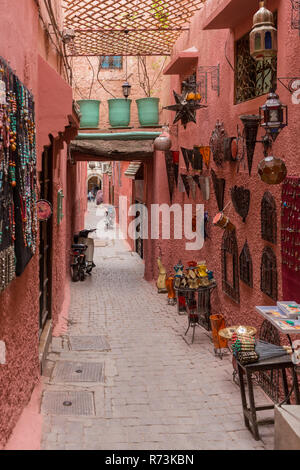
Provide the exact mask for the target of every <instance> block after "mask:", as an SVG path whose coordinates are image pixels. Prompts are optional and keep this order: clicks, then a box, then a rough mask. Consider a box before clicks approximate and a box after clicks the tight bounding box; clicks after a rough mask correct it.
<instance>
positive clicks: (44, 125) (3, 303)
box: [0, 0, 86, 448]
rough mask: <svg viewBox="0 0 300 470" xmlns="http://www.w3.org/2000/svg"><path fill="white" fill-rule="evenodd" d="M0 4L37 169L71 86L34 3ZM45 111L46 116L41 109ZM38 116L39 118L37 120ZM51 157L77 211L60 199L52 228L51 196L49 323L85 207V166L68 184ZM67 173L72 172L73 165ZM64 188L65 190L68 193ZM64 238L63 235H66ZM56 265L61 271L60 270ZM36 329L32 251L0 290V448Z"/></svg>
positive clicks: (32, 362)
mask: <svg viewBox="0 0 300 470" xmlns="http://www.w3.org/2000/svg"><path fill="white" fill-rule="evenodd" d="M0 3H1V5H0V7H1V28H0V55H1V56H2V57H3V58H4V59H5V60H6V61H8V62H9V63H10V66H11V68H12V69H13V70H15V71H16V74H17V75H18V77H19V78H20V80H21V81H23V83H24V84H25V85H26V86H27V87H28V88H29V89H30V90H32V92H33V94H34V97H35V104H36V130H37V149H38V153H37V169H38V170H40V169H41V167H42V160H41V159H42V151H43V146H44V145H50V140H49V136H48V134H49V133H51V134H52V136H53V138H54V139H56V141H57V138H58V137H59V135H58V132H61V133H64V132H65V131H66V129H65V126H69V119H68V115H72V89H71V88H70V87H68V85H66V83H65V81H64V80H63V79H62V78H61V76H60V73H59V72H60V67H59V61H58V60H57V56H56V51H55V48H54V46H53V45H52V44H51V42H49V43H48V45H47V48H45V42H44V31H43V25H42V24H41V23H40V21H39V15H38V9H37V4H36V2H35V1H34V0H22V1H20V0H1V2H0ZM40 3H41V2H40ZM59 4H60V2H55V8H59ZM42 13H43V15H44V19H45V21H46V23H47V22H48V23H49V19H47V17H46V16H45V12H44V10H43V12H42ZM47 61H49V63H48V62H47ZM45 64H46V66H49V64H50V69H49V70H51V73H53V74H54V75H53V76H55V80H54V81H52V83H50V86H49V87H48V89H47V90H46V92H45V93H44V92H42V90H43V85H44V83H41V81H40V73H41V67H43V66H44V65H45ZM53 67H54V68H53ZM57 86H59V87H60V89H61V88H64V87H65V88H64V89H65V90H67V92H66V93H67V96H66V97H65V101H64V105H65V104H66V102H67V105H68V106H67V108H68V109H67V110H66V107H64V106H62V107H61V112H60V113H58V114H57V115H56V116H53V115H52V113H53V107H52V102H53V99H52V96H53V95H54V96H55V90H56V87H57ZM68 90H69V93H68ZM45 95H46V98H45ZM47 97H48V98H47ZM57 98H58V96H57ZM45 99H46V101H47V99H49V100H51V103H50V102H49V103H48V106H47V104H46V103H45ZM56 103H57V105H58V106H60V105H61V104H62V103H61V101H60V100H59V99H58V100H57V101H56ZM45 109H46V118H45V113H44V112H43V110H45ZM41 116H43V122H42V120H41ZM53 119H54V120H55V121H56V126H57V127H55V126H53ZM47 130H48V133H47ZM45 132H46V133H45ZM45 136H46V137H45ZM56 159H57V161H56V163H55V164H56V167H55V168H54V177H53V180H54V185H53V194H55V193H56V190H57V189H58V188H59V187H61V188H62V189H63V190H64V193H65V196H66V198H67V197H68V198H69V197H71V198H72V201H73V205H74V204H75V205H76V210H77V213H76V215H75V216H74V215H73V214H72V213H71V209H72V206H71V207H70V206H68V207H66V204H67V203H66V198H65V201H64V207H65V208H66V209H65V212H66V213H65V218H64V220H63V222H62V224H61V226H60V227H56V226H55V221H56V205H55V204H56V199H55V197H54V213H53V221H54V224H53V225H54V227H55V229H54V232H53V239H54V247H55V250H54V256H53V294H54V295H53V298H54V302H53V313H54V322H55V321H56V319H57V317H58V314H59V311H60V309H61V305H62V301H63V290H64V284H65V282H66V279H67V271H68V266H67V258H66V246H68V245H69V241H70V231H69V226H70V219H72V218H74V226H75V227H76V228H78V227H80V226H82V224H83V214H84V211H85V209H86V201H85V196H86V194H85V192H86V191H85V183H86V181H85V175H86V164H84V163H82V164H80V165H78V169H77V175H75V176H73V180H72V185H71V184H70V183H69V186H68V178H70V177H71V175H70V176H67V152H66V146H65V147H64V148H59V149H58V148H56V149H55V151H54V154H53V161H54V160H56ZM72 171H73V172H74V171H75V172H76V167H74V168H73V169H72ZM67 187H69V188H71V191H70V192H69V193H68V191H67ZM83 188H84V192H83ZM83 194H84V196H83ZM67 236H68V238H66V237H67ZM37 246H38V243H37ZM62 264H63V269H61V266H62ZM38 333H39V259H38V249H37V253H36V255H35V256H34V257H33V258H32V260H31V261H30V262H29V264H28V265H27V267H26V269H25V271H24V272H23V274H22V275H21V276H20V277H19V278H17V279H16V280H14V281H13V282H12V283H11V284H10V285H9V287H8V288H7V289H6V290H5V291H4V292H3V293H1V294H0V340H1V341H4V342H5V345H6V364H5V365H0V384H1V386H0V416H1V419H0V448H1V446H3V445H4V444H5V442H6V441H7V439H8V437H9V435H10V434H11V432H12V429H13V427H14V425H15V424H16V422H17V420H18V417H19V416H20V414H21V412H22V409H23V408H24V406H26V404H27V403H28V401H29V399H30V395H31V392H32V389H33V387H34V385H35V384H36V382H37V380H38V378H39V358H38V346H39V343H38Z"/></svg>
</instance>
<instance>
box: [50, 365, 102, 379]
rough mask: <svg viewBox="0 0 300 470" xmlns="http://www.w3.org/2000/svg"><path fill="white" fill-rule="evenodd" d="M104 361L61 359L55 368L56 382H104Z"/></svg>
mask: <svg viewBox="0 0 300 470" xmlns="http://www.w3.org/2000/svg"><path fill="white" fill-rule="evenodd" d="M102 372H103V363H102V362H101V363H95V362H70V361H59V362H57V364H56V366H55V369H54V381H55V382H102V381H103V377H102Z"/></svg>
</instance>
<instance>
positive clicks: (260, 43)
mask: <svg viewBox="0 0 300 470" xmlns="http://www.w3.org/2000/svg"><path fill="white" fill-rule="evenodd" d="M250 54H251V56H252V57H253V59H255V60H257V61H259V60H264V59H272V58H273V57H275V56H276V55H277V29H276V28H275V24H274V16H273V13H272V12H271V11H270V10H268V9H267V8H266V7H265V2H264V1H261V2H259V10H258V11H257V12H256V13H255V15H254V16H253V28H252V30H251V33H250Z"/></svg>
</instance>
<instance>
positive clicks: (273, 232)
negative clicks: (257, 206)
mask: <svg viewBox="0 0 300 470" xmlns="http://www.w3.org/2000/svg"><path fill="white" fill-rule="evenodd" d="M261 236H262V239H263V240H266V241H267V242H270V243H274V244H275V243H277V211H276V202H275V199H274V197H273V196H272V194H271V193H270V192H269V191H266V192H265V194H264V195H263V198H262V201H261Z"/></svg>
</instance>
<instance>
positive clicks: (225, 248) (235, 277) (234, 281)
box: [221, 230, 240, 303]
mask: <svg viewBox="0 0 300 470" xmlns="http://www.w3.org/2000/svg"><path fill="white" fill-rule="evenodd" d="M221 256H222V289H223V292H225V294H227V295H228V296H229V297H230V298H231V299H232V300H233V301H234V302H236V303H239V302H240V288H239V255H238V246H237V240H236V232H235V230H233V231H229V230H225V232H224V235H223V239H222V254H221Z"/></svg>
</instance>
